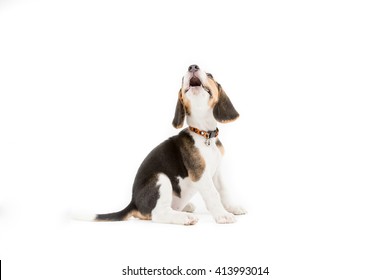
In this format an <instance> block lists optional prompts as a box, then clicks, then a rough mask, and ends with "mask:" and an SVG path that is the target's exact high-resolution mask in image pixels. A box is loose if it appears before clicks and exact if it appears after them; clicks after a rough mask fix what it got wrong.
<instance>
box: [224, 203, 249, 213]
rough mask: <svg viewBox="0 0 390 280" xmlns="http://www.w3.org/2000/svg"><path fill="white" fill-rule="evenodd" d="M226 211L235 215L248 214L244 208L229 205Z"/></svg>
mask: <svg viewBox="0 0 390 280" xmlns="http://www.w3.org/2000/svg"><path fill="white" fill-rule="evenodd" d="M226 210H227V211H228V212H229V213H232V214H234V215H244V214H246V213H248V212H247V211H246V210H245V209H244V208H243V207H241V206H237V205H229V206H227V207H226Z"/></svg>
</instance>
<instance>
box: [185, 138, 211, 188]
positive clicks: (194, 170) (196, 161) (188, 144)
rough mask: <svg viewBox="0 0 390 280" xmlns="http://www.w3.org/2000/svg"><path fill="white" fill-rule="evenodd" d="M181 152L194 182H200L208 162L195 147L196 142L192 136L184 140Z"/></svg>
mask: <svg viewBox="0 0 390 280" xmlns="http://www.w3.org/2000/svg"><path fill="white" fill-rule="evenodd" d="M180 150H181V154H182V156H183V162H184V165H185V167H186V168H187V170H188V175H189V176H190V178H191V180H192V181H194V182H196V181H199V179H200V178H201V177H202V174H203V172H204V170H205V167H206V162H205V160H204V158H203V157H202V155H201V154H200V151H199V149H198V148H197V147H195V141H194V139H193V138H192V137H191V136H190V135H188V137H183V138H182V143H181V145H180Z"/></svg>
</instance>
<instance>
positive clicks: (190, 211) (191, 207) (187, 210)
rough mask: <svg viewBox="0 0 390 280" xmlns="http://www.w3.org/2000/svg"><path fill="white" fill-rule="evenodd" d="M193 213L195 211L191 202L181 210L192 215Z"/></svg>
mask: <svg viewBox="0 0 390 280" xmlns="http://www.w3.org/2000/svg"><path fill="white" fill-rule="evenodd" d="M194 211H195V205H194V204H192V203H191V202H190V203H188V204H187V205H186V206H185V207H184V208H183V212H188V213H193V212H194Z"/></svg>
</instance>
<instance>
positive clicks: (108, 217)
mask: <svg viewBox="0 0 390 280" xmlns="http://www.w3.org/2000/svg"><path fill="white" fill-rule="evenodd" d="M135 209H136V207H135V205H134V204H133V203H132V202H131V203H130V204H129V205H128V206H127V207H126V208H125V209H123V210H121V211H118V212H113V213H108V214H98V215H96V217H95V219H94V220H95V221H100V222H102V221H107V222H108V221H123V220H127V219H128V218H130V217H131V216H134V211H135Z"/></svg>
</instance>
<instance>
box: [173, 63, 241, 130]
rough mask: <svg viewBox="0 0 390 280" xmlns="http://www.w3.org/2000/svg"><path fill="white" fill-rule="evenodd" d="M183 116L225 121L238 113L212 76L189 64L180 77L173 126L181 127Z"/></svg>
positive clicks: (233, 117) (236, 116)
mask: <svg viewBox="0 0 390 280" xmlns="http://www.w3.org/2000/svg"><path fill="white" fill-rule="evenodd" d="M185 116H187V119H189V118H191V119H193V120H195V119H196V120H195V122H200V121H202V120H205V121H207V119H210V118H212V119H213V120H217V121H219V122H222V123H226V122H231V121H234V120H235V119H237V118H238V116H239V114H238V113H237V111H236V109H235V108H234V106H233V104H232V102H231V101H230V99H229V97H228V96H227V95H226V93H225V91H224V90H223V89H222V87H221V85H220V84H219V83H217V82H216V81H215V80H214V78H213V76H212V75H211V74H209V73H206V72H204V71H203V70H201V69H200V68H199V66H197V65H191V66H190V67H188V71H187V72H186V73H185V75H184V77H183V79H182V86H181V88H180V91H179V97H178V100H177V104H176V111H175V116H174V118H173V122H172V124H173V126H174V127H176V128H180V127H182V126H183V123H184V118H185ZM209 121H210V120H209Z"/></svg>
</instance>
